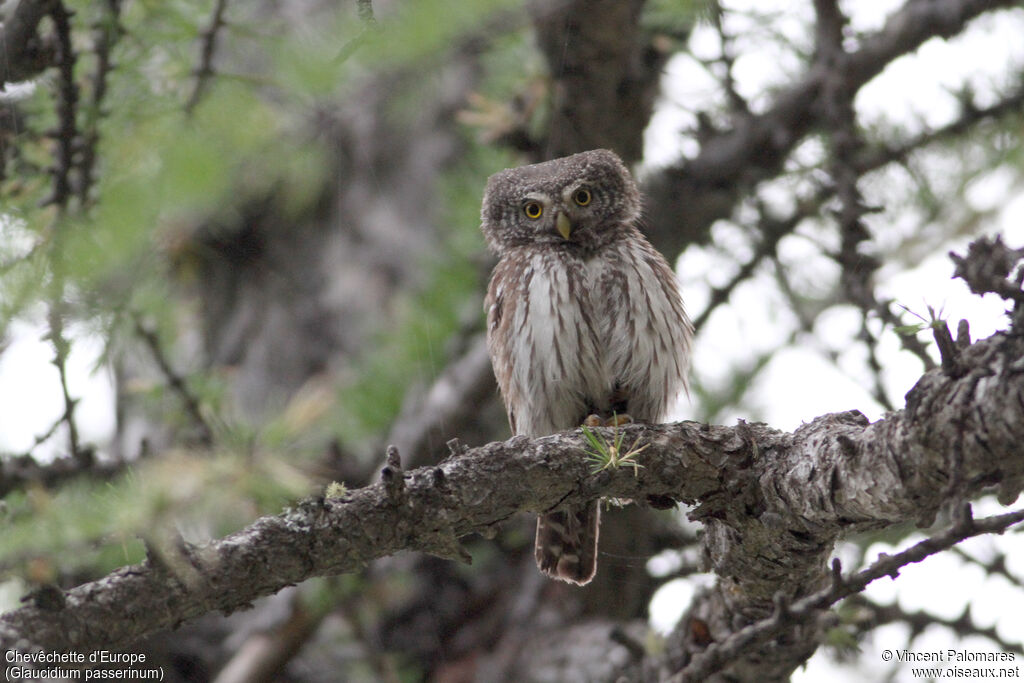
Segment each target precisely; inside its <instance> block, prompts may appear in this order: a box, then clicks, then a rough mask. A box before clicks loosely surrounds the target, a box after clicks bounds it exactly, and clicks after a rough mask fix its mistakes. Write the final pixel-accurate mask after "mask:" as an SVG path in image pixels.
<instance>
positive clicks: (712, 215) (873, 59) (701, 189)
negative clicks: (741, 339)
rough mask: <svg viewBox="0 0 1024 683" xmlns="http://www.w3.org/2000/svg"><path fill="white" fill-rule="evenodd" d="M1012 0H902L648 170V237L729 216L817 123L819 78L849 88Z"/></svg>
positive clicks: (703, 226)
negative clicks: (828, 57) (694, 151)
mask: <svg viewBox="0 0 1024 683" xmlns="http://www.w3.org/2000/svg"><path fill="white" fill-rule="evenodd" d="M1015 4H1016V3H1015V2H1013V0H907V2H906V3H905V4H904V5H903V7H901V8H900V9H899V10H897V11H896V12H894V13H893V14H891V15H890V16H889V18H888V19H887V21H886V23H885V25H884V26H883V27H882V28H881V29H880V30H878V31H877V32H875V33H873V34H870V35H868V36H866V37H865V38H863V39H862V40H861V42H860V44H859V49H857V50H856V51H853V52H849V53H847V54H846V57H845V58H844V59H843V60H842V62H841V64H840V65H839V68H838V69H836V68H831V69H826V68H823V66H822V65H821V64H820V63H819V64H816V65H815V66H813V67H812V68H810V69H809V70H808V71H807V73H806V74H805V75H804V77H803V78H802V79H797V80H796V82H795V83H794V84H793V85H792V86H790V87H788V88H786V89H785V90H782V91H781V92H780V93H779V94H778V95H777V96H776V98H775V100H774V103H773V104H772V106H771V107H769V108H768V109H767V110H766V111H765V112H763V113H760V114H756V115H752V116H738V117H734V119H733V121H732V126H731V127H730V128H729V129H728V130H724V131H721V132H716V133H712V134H710V135H708V136H706V137H705V138H704V139H702V140H701V149H700V153H699V154H698V155H697V156H696V157H694V158H693V159H689V160H682V161H680V162H679V163H678V164H676V165H674V166H671V167H669V168H666V169H665V170H663V171H661V172H659V173H656V174H654V175H652V176H651V177H650V178H649V179H648V181H647V182H646V183H645V185H644V190H645V192H646V194H647V195H648V196H649V197H650V199H651V201H650V202H649V204H648V211H647V217H648V221H649V232H650V235H651V238H652V241H654V242H655V244H656V246H657V247H658V248H659V249H661V250H662V251H663V252H665V253H666V254H669V255H672V254H677V253H679V251H680V250H681V249H682V248H683V247H685V246H686V245H688V244H691V243H701V242H704V241H706V239H707V231H708V230H709V228H710V226H711V224H712V223H713V222H714V221H715V220H717V219H719V218H725V217H728V216H729V214H730V213H731V212H732V210H733V207H734V206H735V204H736V201H737V200H738V198H739V197H741V196H743V194H744V193H746V192H748V191H749V189H750V188H751V187H752V186H754V185H756V184H757V183H758V182H760V181H761V180H764V179H766V178H769V177H772V176H773V175H775V174H777V173H778V171H779V170H780V169H781V168H782V164H783V162H784V161H785V159H786V157H787V156H788V154H789V152H790V151H791V150H792V149H793V148H794V147H795V146H796V144H797V143H798V142H799V141H800V140H801V139H803V137H804V136H805V135H807V134H808V133H809V132H810V131H812V130H814V129H816V128H818V127H819V126H821V124H822V122H823V116H824V115H825V112H824V111H823V108H822V106H821V104H822V103H821V95H822V86H823V85H824V84H825V82H826V79H829V78H838V79H840V80H842V81H843V82H845V84H846V86H847V87H848V88H849V89H850V90H851V92H852V93H856V91H857V90H858V89H859V88H860V87H861V86H862V85H864V84H865V83H867V82H868V81H870V80H871V79H872V78H874V77H875V76H877V75H878V74H879V73H881V71H882V69H884V68H885V66H886V65H888V64H889V63H890V62H892V61H893V60H894V59H896V58H897V57H899V56H901V55H905V54H909V53H911V52H913V51H914V50H916V49H917V48H918V47H920V46H921V44H923V43H924V42H925V41H926V40H928V39H929V38H932V37H934V36H951V35H954V34H956V33H958V32H960V31H962V30H963V28H964V27H965V26H966V25H967V23H968V22H970V21H971V20H972V19H974V18H975V17H977V16H979V15H981V14H984V13H985V12H988V11H991V10H995V9H999V8H1005V7H1012V6H1014V5H1015Z"/></svg>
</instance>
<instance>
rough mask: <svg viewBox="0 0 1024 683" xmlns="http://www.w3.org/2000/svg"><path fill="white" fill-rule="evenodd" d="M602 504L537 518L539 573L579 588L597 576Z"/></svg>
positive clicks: (597, 502)
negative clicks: (598, 538) (598, 531)
mask: <svg viewBox="0 0 1024 683" xmlns="http://www.w3.org/2000/svg"><path fill="white" fill-rule="evenodd" d="M600 523H601V508H600V502H599V501H596V500H595V501H594V502H592V503H587V504H586V505H585V506H583V507H579V508H570V509H568V510H564V511H559V512H549V513H548V514H546V515H541V516H540V517H538V518H537V542H536V545H535V546H534V551H533V552H534V556H535V557H536V558H537V566H538V567H540V570H541V571H542V572H544V573H545V574H547V575H548V576H550V577H551V578H553V579H559V580H561V581H568V582H569V583H575V584H578V585H580V586H582V585H584V584H587V583H590V580H591V579H592V578H594V574H595V573H596V572H597V529H598V526H599V525H600Z"/></svg>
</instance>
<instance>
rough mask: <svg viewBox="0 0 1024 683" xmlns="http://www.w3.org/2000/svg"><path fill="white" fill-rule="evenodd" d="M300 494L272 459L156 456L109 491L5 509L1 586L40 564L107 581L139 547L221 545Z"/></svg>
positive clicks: (47, 495)
mask: <svg viewBox="0 0 1024 683" xmlns="http://www.w3.org/2000/svg"><path fill="white" fill-rule="evenodd" d="M308 491H309V482H308V480H307V479H306V477H305V476H304V475H302V474H301V473H299V472H298V471H297V470H295V469H294V468H292V467H290V466H288V465H287V464H285V463H284V462H283V461H281V460H280V459H277V458H273V457H267V456H266V455H259V456H255V455H254V456H252V457H246V456H242V455H237V454H232V453H218V454H211V456H209V457H202V456H194V455H188V454H185V453H163V454H161V456H160V458H159V459H153V460H148V461H144V462H141V463H139V464H137V465H135V466H133V467H131V468H130V469H128V470H127V471H126V472H125V473H124V474H123V475H121V476H119V477H117V478H116V479H113V480H111V481H109V482H94V481H88V480H77V481H73V482H70V483H68V484H67V485H64V486H61V487H60V488H59V489H57V490H55V491H48V490H43V489H41V488H37V487H32V488H29V489H27V490H24V491H18V492H15V493H12V494H10V495H8V496H7V497H6V499H5V500H4V503H5V515H4V533H3V534H2V535H0V578H4V577H9V576H10V575H11V574H12V573H14V574H28V575H30V576H31V574H30V573H29V570H30V569H33V568H34V567H37V566H38V563H39V562H40V561H43V560H44V558H49V559H47V560H45V561H47V562H49V563H52V564H53V565H54V567H53V573H55V574H63V573H66V572H70V571H73V570H80V568H81V567H83V566H85V567H90V568H91V570H93V571H97V572H105V571H109V570H110V569H113V568H114V567H117V566H120V565H122V564H125V563H130V562H137V561H139V560H140V559H141V558H142V556H143V554H144V548H143V545H142V543H141V541H140V539H142V540H146V541H150V542H153V543H155V544H157V545H161V544H164V543H166V542H167V540H168V539H170V538H173V537H174V536H176V535H177V534H179V533H184V534H186V536H187V540H191V541H197V540H203V539H205V538H215V537H219V536H223V535H225V534H227V533H230V532H231V531H234V530H236V529H238V528H240V527H241V526H244V525H245V524H247V523H249V522H251V521H252V519H253V518H254V517H256V516H259V515H261V514H271V513H277V512H279V511H280V510H281V508H282V507H283V506H284V505H285V504H286V503H287V502H289V501H292V500H294V499H296V498H298V497H300V496H302V495H305V494H306V493H308Z"/></svg>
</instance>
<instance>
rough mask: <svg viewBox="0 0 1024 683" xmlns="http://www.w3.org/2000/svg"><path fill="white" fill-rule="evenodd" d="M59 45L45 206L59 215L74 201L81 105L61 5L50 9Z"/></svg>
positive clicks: (68, 26)
mask: <svg viewBox="0 0 1024 683" xmlns="http://www.w3.org/2000/svg"><path fill="white" fill-rule="evenodd" d="M50 18H51V20H52V21H53V25H54V33H55V36H56V44H57V67H58V78H57V97H56V105H57V129H56V130H55V131H53V132H52V133H51V134H52V136H53V137H54V139H55V140H56V142H57V154H56V159H55V160H54V165H53V168H52V169H51V172H52V173H53V191H52V194H51V195H50V196H49V197H48V198H46V199H44V200H43V204H44V205H46V204H55V205H56V206H57V208H58V211H59V212H60V213H63V212H64V211H65V210H66V209H67V204H68V200H69V199H70V198H71V194H72V185H71V172H72V169H73V168H74V165H75V157H74V154H75V144H76V143H77V138H78V129H77V126H76V123H75V107H76V105H77V103H78V85H77V84H76V82H75V52H74V48H73V46H72V41H71V23H70V18H71V15H70V13H69V12H68V11H67V9H65V8H64V4H63V3H62V2H59V1H55V2H53V5H52V7H51V9H50Z"/></svg>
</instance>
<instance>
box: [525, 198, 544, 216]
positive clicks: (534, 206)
mask: <svg viewBox="0 0 1024 683" xmlns="http://www.w3.org/2000/svg"><path fill="white" fill-rule="evenodd" d="M523 213H525V214H526V217H527V218H533V219H536V218H540V215H541V214H542V213H544V207H543V206H541V205H540V202H526V203H525V204H523Z"/></svg>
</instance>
